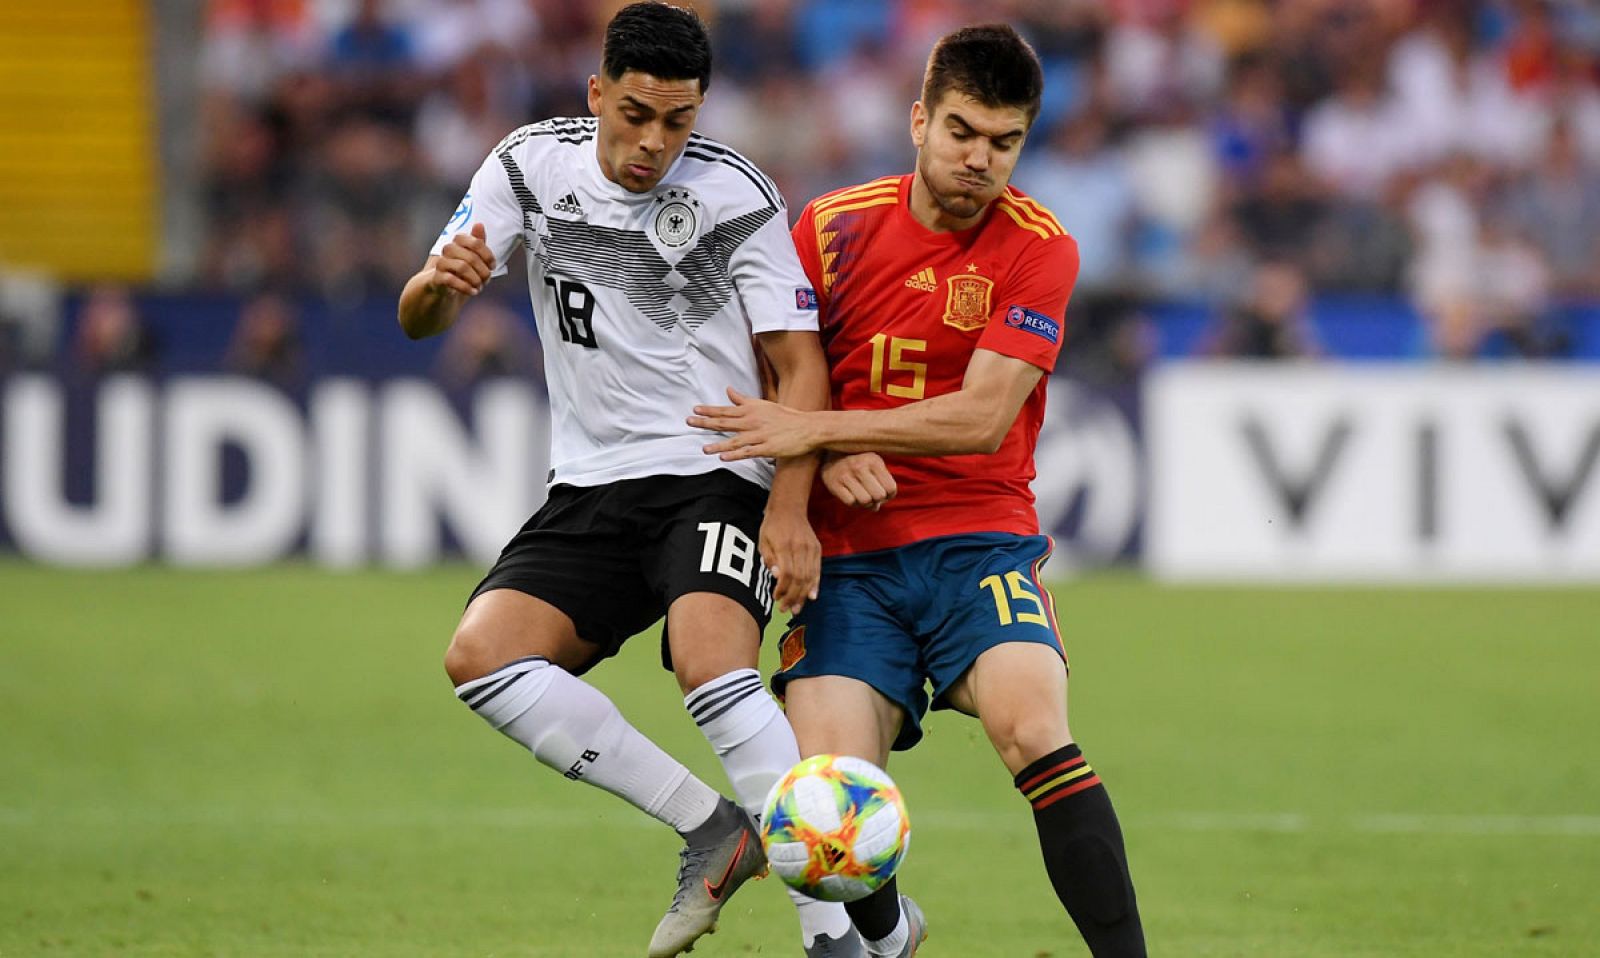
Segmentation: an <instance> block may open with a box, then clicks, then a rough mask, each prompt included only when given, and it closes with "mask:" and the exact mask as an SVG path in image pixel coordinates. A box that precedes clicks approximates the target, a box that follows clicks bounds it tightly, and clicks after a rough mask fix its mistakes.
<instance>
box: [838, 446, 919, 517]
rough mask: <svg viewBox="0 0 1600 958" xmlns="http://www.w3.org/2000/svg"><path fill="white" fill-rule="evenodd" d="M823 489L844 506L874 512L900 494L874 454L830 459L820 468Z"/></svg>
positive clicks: (888, 473)
mask: <svg viewBox="0 0 1600 958" xmlns="http://www.w3.org/2000/svg"><path fill="white" fill-rule="evenodd" d="M822 485H823V487H824V488H826V489H827V490H828V491H829V492H831V493H833V497H834V498H835V499H838V500H839V501H840V502H842V503H844V504H845V505H847V506H855V507H857V508H860V509H871V510H872V511H873V512H877V511H878V508H879V507H880V506H882V505H883V504H884V503H885V502H888V501H889V500H890V499H893V498H894V497H895V494H896V493H897V492H899V491H900V490H899V487H898V486H896V485H895V481H894V476H893V475H892V474H891V473H890V472H889V467H888V465H887V464H885V463H884V461H883V457H882V456H880V455H878V454H877V453H875V452H857V453H852V454H851V455H848V456H832V457H829V459H828V461H827V462H825V463H823V464H822Z"/></svg>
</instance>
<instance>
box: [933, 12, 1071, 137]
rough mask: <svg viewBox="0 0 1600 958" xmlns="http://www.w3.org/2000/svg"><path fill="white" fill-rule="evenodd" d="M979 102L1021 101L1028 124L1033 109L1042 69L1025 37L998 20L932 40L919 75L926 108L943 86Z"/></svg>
mask: <svg viewBox="0 0 1600 958" xmlns="http://www.w3.org/2000/svg"><path fill="white" fill-rule="evenodd" d="M949 90H956V91H958V92H960V93H965V94H966V95H968V96H970V97H972V98H973V99H974V100H977V101H978V102H979V103H982V104H983V105H984V106H1016V107H1021V108H1022V109H1023V111H1024V112H1025V113H1027V115H1028V122H1029V123H1030V124H1031V123H1032V122H1033V121H1034V118H1035V117H1037V116H1038V115H1039V98H1040V97H1041V96H1042V95H1043V94H1044V70H1043V68H1041V67H1040V66H1039V56H1038V54H1036V53H1034V52H1033V47H1031V46H1029V45H1028V41H1026V40H1024V39H1022V36H1021V35H1020V34H1018V33H1017V31H1016V30H1014V29H1012V28H1011V27H1010V26H1009V25H1007V24H1004V23H986V24H983V25H981V26H973V27H962V28H961V29H960V30H957V31H956V32H954V33H952V34H949V35H947V36H945V37H943V38H941V39H940V40H939V42H938V43H935V44H934V45H933V52H932V53H931V54H929V55H928V70H927V72H926V73H924V74H923V76H922V105H923V107H924V108H926V109H927V110H928V112H929V113H932V112H933V108H934V105H935V104H937V103H938V102H939V98H940V97H942V96H944V94H945V93H946V91H949Z"/></svg>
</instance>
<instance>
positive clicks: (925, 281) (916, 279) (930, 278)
mask: <svg viewBox="0 0 1600 958" xmlns="http://www.w3.org/2000/svg"><path fill="white" fill-rule="evenodd" d="M906 285H907V286H909V287H910V288H912V289H920V290H922V291H923V292H924V293H932V292H935V291H936V290H938V288H939V280H938V278H937V277H935V276H934V275H933V267H932V266H929V267H927V268H925V269H923V270H922V271H921V272H919V273H917V274H916V275H915V276H913V277H911V278H910V279H908V280H906Z"/></svg>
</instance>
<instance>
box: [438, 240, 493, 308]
mask: <svg viewBox="0 0 1600 958" xmlns="http://www.w3.org/2000/svg"><path fill="white" fill-rule="evenodd" d="M494 265H495V264H494V253H493V252H492V251H491V250H490V249H489V234H488V232H487V231H486V230H485V229H484V228H483V224H482V223H473V224H472V231H471V232H469V233H457V234H456V235H455V236H454V237H452V238H451V240H450V242H448V243H446V244H444V249H441V250H440V251H439V259H438V260H437V261H436V262H435V263H434V264H433V275H432V276H430V277H428V285H429V286H432V287H435V288H440V287H442V288H444V289H448V290H452V291H454V292H457V293H460V294H462V295H463V296H476V295H478V294H479V293H481V292H483V286H484V284H485V283H487V282H489V277H490V276H492V275H494Z"/></svg>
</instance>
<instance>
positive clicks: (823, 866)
mask: <svg viewBox="0 0 1600 958" xmlns="http://www.w3.org/2000/svg"><path fill="white" fill-rule="evenodd" d="M761 841H762V844H764V845H765V846H766V850H767V861H768V862H769V863H770V864H771V866H772V871H773V872H774V873H775V874H776V875H777V876H778V877H779V878H782V879H783V880H784V882H785V883H786V884H788V885H789V886H790V887H791V888H794V889H796V890H797V891H799V892H801V893H802V894H805V895H809V896H811V897H812V898H819V899H822V900H824V901H855V900H856V899H858V898H865V897H866V896H868V895H870V894H872V893H873V892H874V891H876V890H878V889H879V888H881V887H882V886H883V884H884V882H887V881H888V880H889V879H890V878H891V877H893V875H894V873H895V869H897V868H899V867H900V862H901V860H902V859H904V858H905V854H906V849H907V848H909V847H910V845H911V819H910V818H909V817H907V815H906V806H905V801H904V800H903V799H902V798H901V797H900V790H899V789H898V788H896V787H895V784H894V781H893V780H892V779H890V778H889V775H888V773H886V772H885V771H884V770H883V769H881V768H878V767H877V766H876V765H873V764H872V763H871V762H868V761H866V760H865V759H859V758H852V757H850V756H848V755H814V756H812V757H811V758H808V759H805V760H804V761H802V762H801V763H800V764H798V765H796V766H795V767H794V768H792V769H790V770H789V771H788V773H787V774H785V775H784V776H783V777H782V778H780V779H779V780H778V783H777V784H776V785H774V786H773V787H772V791H771V792H770V793H769V794H768V795H767V804H766V809H765V811H764V813H763V814H762V816H761Z"/></svg>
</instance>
